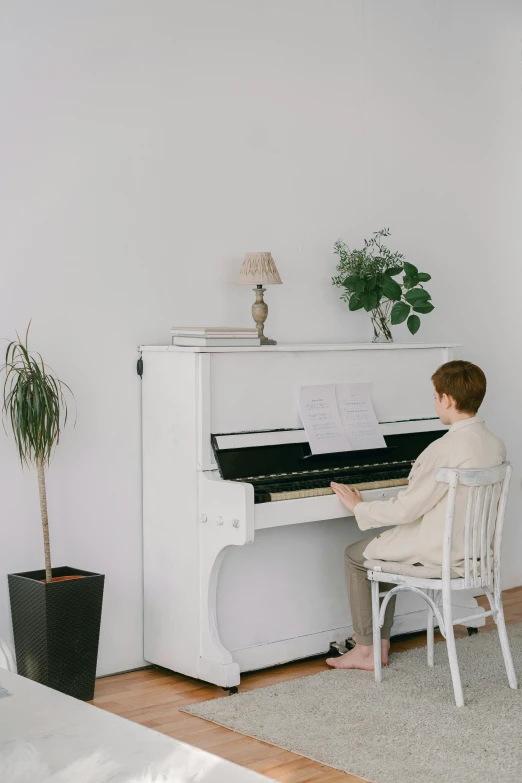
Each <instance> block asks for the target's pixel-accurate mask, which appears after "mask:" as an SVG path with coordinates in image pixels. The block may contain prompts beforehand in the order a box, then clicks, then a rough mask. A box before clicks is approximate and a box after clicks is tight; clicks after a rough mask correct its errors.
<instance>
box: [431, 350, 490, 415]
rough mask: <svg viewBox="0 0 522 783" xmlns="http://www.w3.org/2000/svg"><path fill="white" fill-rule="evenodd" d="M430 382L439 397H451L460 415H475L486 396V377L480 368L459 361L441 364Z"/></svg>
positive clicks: (470, 363)
mask: <svg viewBox="0 0 522 783" xmlns="http://www.w3.org/2000/svg"><path fill="white" fill-rule="evenodd" d="M431 380H432V381H433V385H434V387H435V391H436V392H437V394H438V395H439V397H442V395H443V394H447V395H448V397H453V399H454V400H455V404H456V406H457V410H459V411H462V413H476V412H477V411H478V409H479V408H480V405H481V403H482V400H483V399H484V395H485V394H486V376H485V375H484V373H483V372H482V370H481V369H480V367H477V365H476V364H473V363H472V362H465V361H462V360H461V359H457V360H455V361H453V362H446V364H442V365H441V366H440V367H439V369H438V370H437V371H436V372H434V373H433V375H432V376H431Z"/></svg>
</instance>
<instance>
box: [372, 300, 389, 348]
mask: <svg viewBox="0 0 522 783" xmlns="http://www.w3.org/2000/svg"><path fill="white" fill-rule="evenodd" d="M389 310H390V308H389V307H388V308H387V307H385V306H384V307H383V306H382V305H379V307H376V308H375V310H372V326H373V340H372V342H373V343H392V342H393V337H392V333H391V330H390V312H389Z"/></svg>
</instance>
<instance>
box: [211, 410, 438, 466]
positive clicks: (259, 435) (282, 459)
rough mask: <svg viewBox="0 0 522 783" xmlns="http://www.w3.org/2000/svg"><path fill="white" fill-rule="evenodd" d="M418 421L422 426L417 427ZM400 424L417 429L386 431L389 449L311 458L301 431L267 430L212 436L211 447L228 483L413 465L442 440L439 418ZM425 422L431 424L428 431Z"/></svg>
mask: <svg viewBox="0 0 522 783" xmlns="http://www.w3.org/2000/svg"><path fill="white" fill-rule="evenodd" d="M421 421H422V423H421ZM421 421H419V422H418V423H417V422H415V423H414V422H404V423H403V424H410V425H411V424H417V425H418V429H419V430H420V431H414V430H413V428H412V427H405V429H407V430H408V429H410V430H411V431H407V432H391V433H388V434H387V432H386V429H385V427H384V426H383V427H382V429H383V434H384V440H385V441H386V446H387V448H383V449H364V450H357V451H344V452H334V453H332V454H312V453H311V451H310V446H309V444H308V441H307V440H306V434H305V433H304V430H302V429H299V430H267V431H265V432H252V433H247V432H244V433H243V432H241V433H226V434H220V435H212V448H213V450H214V455H215V458H216V463H217V466H218V468H219V472H220V475H221V477H222V478H223V479H227V480H229V481H232V480H238V479H245V480H248V479H249V478H259V477H262V476H285V475H291V474H294V475H295V474H298V475H306V474H309V473H312V472H316V471H331V470H346V471H350V470H353V469H355V468H360V467H361V466H364V467H370V466H372V467H373V466H379V465H382V466H384V465H392V464H395V465H396V464H397V463H411V462H413V461H414V460H415V459H417V457H418V456H419V454H420V453H421V452H422V451H424V449H425V448H426V447H427V446H429V444H430V443H432V442H433V441H434V440H436V439H437V438H440V437H441V436H442V435H444V432H445V431H446V428H445V427H443V426H442V425H441V424H440V421H439V420H438V419H436V420H433V419H429V420H425V419H424V420H421ZM424 422H430V423H431V429H426V428H425V425H424Z"/></svg>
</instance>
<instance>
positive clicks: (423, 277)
mask: <svg viewBox="0 0 522 783" xmlns="http://www.w3.org/2000/svg"><path fill="white" fill-rule="evenodd" d="M417 280H418V281H419V282H421V283H427V282H428V280H431V275H429V274H428V273H427V272H419V274H418V275H417Z"/></svg>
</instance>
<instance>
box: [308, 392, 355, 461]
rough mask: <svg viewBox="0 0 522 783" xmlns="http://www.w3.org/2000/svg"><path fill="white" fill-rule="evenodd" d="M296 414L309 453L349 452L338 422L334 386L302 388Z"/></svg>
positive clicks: (347, 443) (346, 440)
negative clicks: (304, 434) (304, 432)
mask: <svg viewBox="0 0 522 783" xmlns="http://www.w3.org/2000/svg"><path fill="white" fill-rule="evenodd" d="M299 413H300V415H301V421H302V422H303V426H304V428H305V430H306V435H307V437H308V441H309V443H310V449H311V451H312V454H328V453H329V452H332V451H350V450H351V446H350V441H349V439H348V435H347V434H346V432H345V429H344V427H343V423H342V421H341V416H340V413H339V407H338V405H337V396H336V394H335V386H334V385H333V384H330V385H324V386H301V388H300V389H299Z"/></svg>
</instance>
